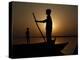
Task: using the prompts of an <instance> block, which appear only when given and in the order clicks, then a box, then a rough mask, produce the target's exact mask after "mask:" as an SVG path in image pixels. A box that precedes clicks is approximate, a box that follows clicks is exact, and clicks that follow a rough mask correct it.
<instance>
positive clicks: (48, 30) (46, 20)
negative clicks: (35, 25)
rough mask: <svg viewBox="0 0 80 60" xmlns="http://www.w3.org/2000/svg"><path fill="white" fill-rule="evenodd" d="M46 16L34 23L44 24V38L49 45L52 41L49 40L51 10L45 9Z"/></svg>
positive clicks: (50, 33)
mask: <svg viewBox="0 0 80 60" xmlns="http://www.w3.org/2000/svg"><path fill="white" fill-rule="evenodd" d="M46 15H47V18H46V19H45V20H43V21H35V22H40V23H46V38H47V43H48V44H51V42H52V39H51V35H52V19H51V16H50V15H51V9H47V10H46Z"/></svg>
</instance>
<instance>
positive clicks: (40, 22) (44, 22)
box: [35, 20, 46, 23]
mask: <svg viewBox="0 0 80 60" xmlns="http://www.w3.org/2000/svg"><path fill="white" fill-rule="evenodd" d="M35 22H40V23H45V22H46V20H43V21H35Z"/></svg>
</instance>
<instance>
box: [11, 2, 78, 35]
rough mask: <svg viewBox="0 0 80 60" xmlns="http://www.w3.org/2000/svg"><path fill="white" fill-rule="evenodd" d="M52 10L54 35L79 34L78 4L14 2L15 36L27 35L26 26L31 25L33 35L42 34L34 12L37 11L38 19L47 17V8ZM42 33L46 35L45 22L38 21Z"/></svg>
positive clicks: (13, 21)
mask: <svg viewBox="0 0 80 60" xmlns="http://www.w3.org/2000/svg"><path fill="white" fill-rule="evenodd" d="M47 8H49V9H51V10H52V13H51V17H52V21H53V30H52V35H55V36H69V35H77V25H78V17H77V15H78V10H77V6H72V5H56V4H50V5H49V4H33V3H13V6H12V23H13V24H12V25H13V34H14V36H25V31H26V28H27V27H29V29H30V34H31V36H41V34H40V32H39V30H38V28H37V26H36V24H35V21H34V18H33V15H32V13H33V12H34V13H35V16H36V19H37V20H40V21H41V20H44V19H45V18H46V9H47ZM38 24H39V27H40V29H41V31H42V33H43V34H44V35H45V24H44V23H38Z"/></svg>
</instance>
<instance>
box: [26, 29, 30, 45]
mask: <svg viewBox="0 0 80 60" xmlns="http://www.w3.org/2000/svg"><path fill="white" fill-rule="evenodd" d="M26 39H27V44H30V32H29V28H27V29H26Z"/></svg>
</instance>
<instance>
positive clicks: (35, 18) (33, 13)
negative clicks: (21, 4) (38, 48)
mask: <svg viewBox="0 0 80 60" xmlns="http://www.w3.org/2000/svg"><path fill="white" fill-rule="evenodd" d="M33 17H34V19H35V21H36V17H35V15H34V13H33ZM35 23H36V26H37V27H38V29H39V31H40V33H41V36H42V37H43V40H44V41H46V40H45V38H44V36H43V34H42V32H41V30H40V28H39V26H38V24H37V22H35Z"/></svg>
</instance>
